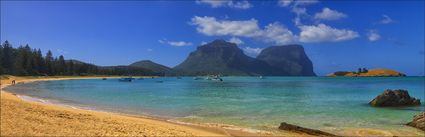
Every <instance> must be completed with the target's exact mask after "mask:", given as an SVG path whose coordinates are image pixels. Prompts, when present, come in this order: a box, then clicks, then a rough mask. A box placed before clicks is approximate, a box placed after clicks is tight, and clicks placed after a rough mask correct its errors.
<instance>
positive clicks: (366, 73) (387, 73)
mask: <svg viewBox="0 0 425 137" xmlns="http://www.w3.org/2000/svg"><path fill="white" fill-rule="evenodd" d="M327 76H329V77H338V76H344V77H404V76H406V74H403V73H401V72H398V71H395V70H390V69H370V70H368V69H366V68H359V69H358V70H357V71H337V72H334V73H331V74H328V75H327Z"/></svg>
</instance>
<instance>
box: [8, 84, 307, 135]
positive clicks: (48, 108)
mask: <svg viewBox="0 0 425 137" xmlns="http://www.w3.org/2000/svg"><path fill="white" fill-rule="evenodd" d="M85 78H87V79H93V78H102V77H44V78H43V77H41V78H33V77H30V78H25V77H11V78H10V79H3V80H2V81H1V83H2V88H4V87H6V86H9V85H10V84H11V80H12V79H15V80H16V83H18V84H22V83H27V82H33V81H43V80H70V79H85ZM255 135H260V134H253V133H247V132H243V131H237V130H229V129H223V128H219V127H203V126H197V125H185V124H177V123H172V122H168V121H164V120H157V119H151V118H143V117H133V116H125V115H119V114H114V113H108V112H97V111H89V110H81V109H74V108H67V107H63V106H58V105H53V104H44V103H39V102H29V101H24V100H22V99H21V98H19V97H17V96H16V95H15V94H12V93H9V92H7V91H4V90H2V92H1V136H255ZM262 135H264V134H262ZM294 135H297V134H294ZM298 135H299V134H298Z"/></svg>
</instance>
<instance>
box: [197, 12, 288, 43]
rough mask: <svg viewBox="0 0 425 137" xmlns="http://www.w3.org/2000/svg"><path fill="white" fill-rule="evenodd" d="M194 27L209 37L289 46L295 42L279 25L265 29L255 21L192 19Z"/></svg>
mask: <svg viewBox="0 0 425 137" xmlns="http://www.w3.org/2000/svg"><path fill="white" fill-rule="evenodd" d="M191 23H192V25H196V30H197V31H198V32H199V33H202V34H204V35H207V36H236V37H248V38H257V39H262V40H264V41H267V42H274V43H276V44H287V43H290V42H292V41H293V40H294V36H293V34H292V32H291V31H290V30H288V29H287V28H286V27H284V26H283V25H281V24H279V23H272V24H269V25H267V26H265V28H264V29H262V28H260V27H259V26H258V21H257V20H255V19H250V20H242V21H230V20H217V19H216V18H214V17H207V16H204V17H198V16H195V17H193V18H192V22H191Z"/></svg>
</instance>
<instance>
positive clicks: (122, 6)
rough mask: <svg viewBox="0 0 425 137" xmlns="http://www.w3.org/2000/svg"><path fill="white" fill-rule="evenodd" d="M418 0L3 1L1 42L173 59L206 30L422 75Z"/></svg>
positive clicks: (91, 54) (333, 66)
mask: <svg viewBox="0 0 425 137" xmlns="http://www.w3.org/2000/svg"><path fill="white" fill-rule="evenodd" d="M424 12H425V11H424V2H423V1H372V2H367V1H359V2H356V1H244V0H242V1H240V0H239V1H229V0H227V1H204V0H199V1H124V2H119V1H91V2H84V1H77V2H75V1H74V2H72V1H57V2H52V1H36V2H28V1H18V2H13V1H1V41H2V42H3V41H5V40H9V41H10V42H11V43H12V44H13V46H15V47H16V46H18V45H24V44H29V45H30V46H32V47H34V48H41V49H42V50H43V51H47V50H48V49H50V50H52V51H53V53H54V54H55V55H60V54H63V55H64V56H65V58H68V59H69V58H72V59H78V60H82V61H85V62H90V63H94V64H98V65H127V64H130V63H132V62H135V61H138V60H144V59H149V60H152V61H155V62H157V63H160V64H164V65H167V66H170V67H173V66H175V65H177V64H179V63H181V62H182V61H183V60H184V59H185V58H186V57H187V55H188V54H189V53H190V52H192V51H194V50H195V49H196V47H197V46H199V45H200V44H201V43H204V42H210V41H212V40H214V39H224V40H229V41H233V42H235V43H239V44H238V46H239V47H240V48H241V49H243V50H244V51H245V52H246V54H247V55H249V56H252V57H255V56H256V54H258V52H260V51H261V49H263V48H266V47H268V46H273V45H285V44H301V45H303V46H304V48H305V50H306V53H307V55H308V56H309V57H310V59H311V60H312V61H313V65H314V69H315V72H316V73H317V74H319V75H325V74H328V73H331V72H334V71H337V70H356V69H357V68H358V67H366V68H388V69H395V70H399V71H401V72H405V73H407V74H408V75H424V43H425V41H424Z"/></svg>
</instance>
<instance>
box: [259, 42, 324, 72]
mask: <svg viewBox="0 0 425 137" xmlns="http://www.w3.org/2000/svg"><path fill="white" fill-rule="evenodd" d="M257 59H258V60H262V61H265V62H267V63H268V64H269V65H270V66H272V67H275V68H277V69H279V72H280V73H279V74H278V75H285V76H316V74H315V73H314V71H313V63H312V62H311V60H310V59H309V58H308V56H307V55H306V54H305V51H304V48H303V47H302V46H301V45H283V46H271V47H268V48H265V49H263V50H262V51H261V53H260V54H259V55H258V56H257Z"/></svg>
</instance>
